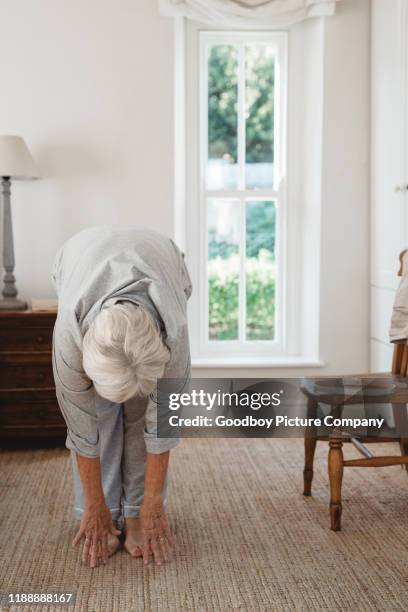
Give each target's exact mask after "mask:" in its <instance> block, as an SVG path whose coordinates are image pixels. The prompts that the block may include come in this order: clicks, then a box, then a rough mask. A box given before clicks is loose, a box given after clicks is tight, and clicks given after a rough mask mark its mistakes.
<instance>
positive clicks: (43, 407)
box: [0, 403, 65, 429]
mask: <svg viewBox="0 0 408 612" xmlns="http://www.w3.org/2000/svg"><path fill="white" fill-rule="evenodd" d="M45 426H50V427H55V426H61V427H64V426H65V421H64V419H63V418H62V414H61V411H60V409H59V407H58V405H56V404H53V403H49V404H46V403H44V404H31V406H29V407H27V405H25V404H15V405H14V406H13V405H5V406H1V407H0V429H3V428H5V427H6V428H10V427H22V428H24V427H45Z"/></svg>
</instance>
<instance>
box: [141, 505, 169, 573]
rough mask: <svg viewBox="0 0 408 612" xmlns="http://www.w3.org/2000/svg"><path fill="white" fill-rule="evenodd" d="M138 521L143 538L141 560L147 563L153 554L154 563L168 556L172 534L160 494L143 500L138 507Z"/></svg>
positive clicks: (159, 563)
mask: <svg viewBox="0 0 408 612" xmlns="http://www.w3.org/2000/svg"><path fill="white" fill-rule="evenodd" d="M140 523H141V528H142V539H143V561H144V563H145V565H147V564H148V563H149V557H150V555H153V558H154V561H155V562H156V565H161V563H162V560H163V559H164V560H165V561H167V560H168V558H169V548H170V546H172V544H173V536H172V533H171V530H170V526H169V522H168V520H167V516H166V512H165V511H164V506H163V500H162V497H161V496H158V497H156V498H147V499H146V497H145V499H144V500H143V503H142V505H141V507H140Z"/></svg>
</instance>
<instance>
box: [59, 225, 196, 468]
mask: <svg viewBox="0 0 408 612" xmlns="http://www.w3.org/2000/svg"><path fill="white" fill-rule="evenodd" d="M52 279H53V283H54V286H55V289H56V292H57V295H58V316H57V320H56V324H55V328H54V334H53V370H54V378H55V386H56V393H57V399H58V403H59V406H60V409H61V411H62V414H63V416H64V419H65V421H66V424H67V428H68V435H67V441H66V446H67V447H68V448H70V449H72V450H74V451H76V452H77V453H78V454H80V455H83V456H86V457H97V456H98V455H99V451H98V416H97V410H96V404H97V401H98V397H99V396H98V394H97V393H96V391H95V389H94V386H93V384H92V381H91V380H90V379H89V378H88V376H87V375H86V373H85V372H84V369H83V366H82V339H83V336H84V335H85V333H86V331H87V329H88V327H89V325H90V324H91V323H92V321H93V319H94V318H95V316H96V315H97V314H98V313H99V312H100V311H101V309H102V308H105V307H107V306H110V305H112V304H114V303H115V302H117V301H119V300H129V301H132V302H135V303H137V304H141V305H143V306H144V307H145V308H146V309H147V310H148V311H149V312H150V314H151V315H152V316H153V317H154V319H155V320H156V321H157V323H158V325H159V326H160V328H161V330H162V334H163V340H164V342H165V344H166V345H167V347H168V348H169V350H170V360H169V362H168V363H167V366H166V370H165V372H164V377H165V378H178V379H182V380H184V381H187V380H188V378H189V376H190V351H189V340H188V328H187V313H186V305H187V299H188V298H189V297H190V294H191V280H190V277H189V274H188V271H187V268H186V265H185V263H184V258H183V255H182V253H181V252H180V250H179V249H178V247H177V246H176V245H175V244H174V242H173V241H172V240H170V239H169V238H166V237H164V236H162V235H161V234H159V233H157V232H154V231H152V230H148V229H145V228H126V229H111V228H109V227H93V228H90V229H86V230H84V231H82V232H80V233H78V234H76V235H75V236H73V237H72V238H70V239H69V240H68V241H67V242H66V243H65V244H64V246H63V247H62V248H61V249H60V250H59V252H58V253H57V256H56V258H55V261H54V265H53V269H52ZM156 411H157V406H156V403H155V401H154V397H151V398H150V399H149V402H148V406H147V410H146V417H145V422H146V427H145V443H146V450H147V452H150V453H163V452H165V451H167V450H169V449H170V448H172V447H174V446H176V444H177V443H178V439H176V438H171V439H168V438H158V437H157V418H156Z"/></svg>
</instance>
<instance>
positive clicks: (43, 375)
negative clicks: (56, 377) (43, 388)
mask: <svg viewBox="0 0 408 612" xmlns="http://www.w3.org/2000/svg"><path fill="white" fill-rule="evenodd" d="M37 380H38V382H44V380H45V374H44V372H40V373H39V374H38V376H37Z"/></svg>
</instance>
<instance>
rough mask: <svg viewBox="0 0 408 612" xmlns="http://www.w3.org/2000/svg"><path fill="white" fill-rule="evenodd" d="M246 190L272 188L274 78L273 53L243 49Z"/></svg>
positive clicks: (260, 48) (265, 49) (264, 47)
mask: <svg viewBox="0 0 408 612" xmlns="http://www.w3.org/2000/svg"><path fill="white" fill-rule="evenodd" d="M245 73H246V87H245V94H246V111H247V112H246V163H245V182H246V187H247V189H256V188H258V189H259V188H269V187H272V186H273V147H274V137H273V130H274V76H275V74H274V73H275V63H274V57H273V49H272V47H271V46H268V45H247V46H246V47H245Z"/></svg>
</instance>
